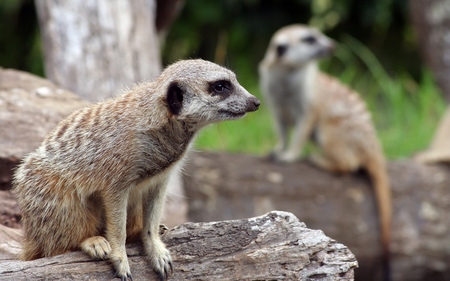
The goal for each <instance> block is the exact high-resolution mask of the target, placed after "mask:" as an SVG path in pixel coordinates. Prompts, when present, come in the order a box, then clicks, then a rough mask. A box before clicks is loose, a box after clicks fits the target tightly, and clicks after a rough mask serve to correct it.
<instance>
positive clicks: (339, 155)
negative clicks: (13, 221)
mask: <svg viewBox="0 0 450 281" xmlns="http://www.w3.org/2000/svg"><path fill="white" fill-rule="evenodd" d="M334 47H335V43H334V42H333V40H331V39H330V38H328V37H326V36H325V35H323V34H322V33H320V32H319V31H317V30H316V29H314V28H310V27H308V26H305V25H290V26H286V27H284V28H281V29H280V30H279V31H277V32H276V33H275V34H274V35H273V37H272V39H271V42H270V45H269V47H268V50H267V52H266V55H265V57H264V59H263V61H262V62H261V63H260V67H259V73H260V85H261V90H262V92H263V94H264V97H265V99H266V101H267V104H268V106H269V108H270V109H271V111H272V114H273V119H274V121H275V122H274V123H275V129H276V131H277V134H278V137H279V142H278V144H277V146H276V148H275V150H274V152H273V155H272V156H273V157H274V158H275V159H276V160H279V161H282V162H292V161H294V160H295V159H296V158H297V157H298V156H299V154H300V152H301V151H302V148H303V146H304V144H305V143H306V142H307V140H308V139H311V138H312V137H313V136H314V140H315V142H316V144H317V145H318V147H319V149H320V154H317V155H313V156H311V161H312V162H313V163H314V164H315V165H317V166H319V167H321V168H323V169H326V170H329V171H333V172H352V171H355V170H357V169H358V168H364V169H366V170H367V172H368V173H369V175H370V177H371V178H372V181H373V184H374V189H375V195H376V199H377V205H378V210H379V215H380V227H381V240H382V252H383V255H384V258H385V261H387V260H388V257H389V243H390V232H391V231H390V228H391V216H392V206H391V192H390V186H389V179H388V175H387V171H386V164H385V159H384V154H383V151H382V148H381V146H380V144H379V142H378V139H377V136H376V132H375V129H374V126H373V124H372V121H371V116H370V113H369V112H368V110H367V109H366V106H365V103H364V101H363V100H361V98H360V97H359V96H358V94H357V93H355V92H354V91H352V90H350V89H349V88H348V87H346V86H344V85H343V84H341V83H340V82H339V81H338V80H337V79H335V78H332V77H330V76H328V75H326V74H325V73H322V72H320V71H319V70H318V66H317V60H318V59H319V58H322V57H324V56H327V55H330V54H331V52H332V51H333V49H334ZM290 128H293V132H292V138H291V142H290V143H288V133H289V129H290Z"/></svg>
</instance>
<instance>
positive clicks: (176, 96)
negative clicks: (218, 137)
mask: <svg viewBox="0 0 450 281" xmlns="http://www.w3.org/2000/svg"><path fill="white" fill-rule="evenodd" d="M158 79H159V80H162V81H160V82H163V83H162V84H164V87H165V97H164V98H165V100H166V105H167V108H168V111H169V114H171V115H172V116H174V117H175V118H177V119H179V120H190V121H194V122H197V123H198V124H199V125H207V124H210V123H215V122H219V121H224V120H233V119H240V118H242V117H244V116H245V115H246V113H247V112H252V111H256V110H257V109H258V108H259V105H260V102H259V100H258V99H257V98H256V97H254V96H253V95H251V94H250V93H249V92H247V90H245V89H244V87H242V86H241V85H240V84H239V82H238V81H237V79H236V75H235V74H234V73H233V72H232V71H230V70H228V69H226V68H224V67H221V66H219V65H217V64H215V63H212V62H209V61H204V60H200V59H197V60H184V61H179V62H177V63H174V64H172V65H170V66H169V67H167V68H166V69H165V70H164V72H163V73H162V74H161V76H160V77H159V78H158Z"/></svg>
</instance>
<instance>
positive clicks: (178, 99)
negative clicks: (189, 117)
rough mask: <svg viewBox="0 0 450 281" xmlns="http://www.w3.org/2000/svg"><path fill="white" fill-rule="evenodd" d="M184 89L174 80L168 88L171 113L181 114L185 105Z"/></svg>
mask: <svg viewBox="0 0 450 281" xmlns="http://www.w3.org/2000/svg"><path fill="white" fill-rule="evenodd" d="M183 94H184V91H183V89H181V88H180V86H179V85H178V83H177V82H172V83H171V84H170V86H169V88H168V90H167V104H168V105H169V111H170V113H172V114H174V115H179V114H180V112H181V109H182V107H183Z"/></svg>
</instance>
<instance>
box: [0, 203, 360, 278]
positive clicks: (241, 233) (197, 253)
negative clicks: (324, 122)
mask: <svg viewBox="0 0 450 281" xmlns="http://www.w3.org/2000/svg"><path fill="white" fill-rule="evenodd" d="M163 240H164V241H165V243H166V244H167V246H168V248H169V250H170V251H171V253H172V256H173V258H174V273H173V276H172V277H171V280H353V270H354V268H355V267H356V266H357V262H356V260H355V257H354V256H353V254H352V253H351V252H350V251H349V250H348V249H347V248H346V247H345V246H344V245H342V244H339V243H337V242H336V241H335V240H332V239H330V238H328V237H326V236H325V235H324V234H323V232H322V231H320V230H311V229H307V228H306V227H305V225H304V224H303V223H301V222H299V221H298V219H297V218H296V217H295V216H293V215H292V214H290V213H286V212H271V213H268V214H266V215H264V216H262V217H257V218H251V219H243V220H235V221H224V222H211V223H186V224H183V225H180V226H178V227H176V228H175V229H172V230H170V231H169V232H168V233H167V234H166V235H165V236H164V237H163ZM142 252H143V251H142V250H141V247H140V245H137V244H134V245H131V246H130V245H129V246H128V249H127V254H128V259H129V262H130V267H131V273H132V275H133V278H134V279H135V280H156V275H155V273H154V272H153V271H152V270H151V269H150V268H149V266H148V263H147V262H146V261H145V259H144V257H143V256H141V253H142ZM113 274H114V273H113V269H112V265H111V264H109V263H108V262H106V261H92V260H91V259H90V258H89V257H88V256H87V255H85V254H83V253H81V252H74V253H69V254H65V255H61V256H56V257H51V258H43V259H38V260H35V261H30V262H21V261H11V262H5V263H0V275H1V276H2V280H41V279H45V280H75V279H76V280H80V279H82V280H111V279H112V277H113Z"/></svg>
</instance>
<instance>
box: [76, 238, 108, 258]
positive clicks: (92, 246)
mask: <svg viewBox="0 0 450 281" xmlns="http://www.w3.org/2000/svg"><path fill="white" fill-rule="evenodd" d="M80 247H81V249H82V250H83V252H85V253H86V254H88V255H89V256H91V257H92V258H94V259H107V258H108V255H109V253H111V246H110V245H109V242H108V241H107V240H106V238H105V237H103V236H93V237H89V238H87V239H85V240H84V241H83V242H81V244H80Z"/></svg>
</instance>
